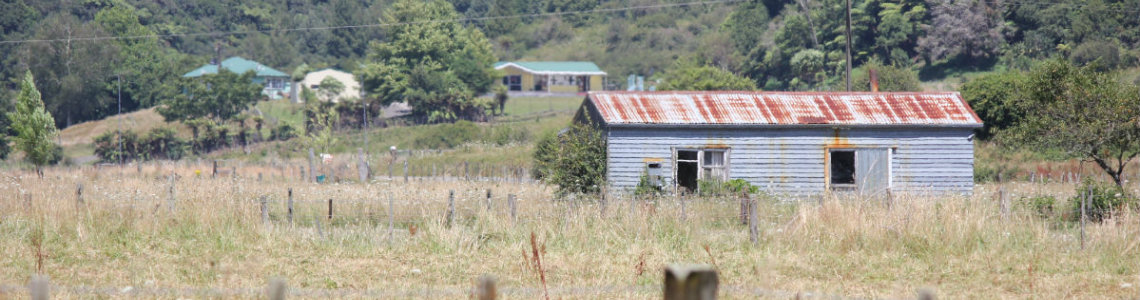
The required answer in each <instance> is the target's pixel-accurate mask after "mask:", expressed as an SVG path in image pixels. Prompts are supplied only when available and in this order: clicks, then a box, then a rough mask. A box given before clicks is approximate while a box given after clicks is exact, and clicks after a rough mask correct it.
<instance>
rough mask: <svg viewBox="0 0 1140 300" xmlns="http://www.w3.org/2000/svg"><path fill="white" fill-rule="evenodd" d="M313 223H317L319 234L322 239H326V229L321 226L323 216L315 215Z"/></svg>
mask: <svg viewBox="0 0 1140 300" xmlns="http://www.w3.org/2000/svg"><path fill="white" fill-rule="evenodd" d="M313 223H317V234H318V235H320V236H321V239H322V240H323V239H325V230H324V229H323V228H321V217H320V216H313Z"/></svg>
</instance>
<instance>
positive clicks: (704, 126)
mask: <svg viewBox="0 0 1140 300" xmlns="http://www.w3.org/2000/svg"><path fill="white" fill-rule="evenodd" d="M586 116H589V118H588V119H587V118H586ZM586 120H589V122H590V123H592V124H594V125H595V126H597V127H599V128H600V129H602V132H603V136H604V137H605V139H606V140H607V149H608V151H607V153H606V155H607V162H608V164H607V166H608V170H607V173H606V174H607V179H608V181H609V183H610V185H611V186H612V187H613V188H617V189H633V188H634V187H636V186H637V184H638V182H639V180H640V179H641V177H642V176H646V177H647V178H648V179H649V182H651V183H653V184H657V185H660V186H662V187H663V188H665V189H666V190H670V191H673V190H674V188H676V190H679V191H682V190H686V189H687V190H690V191H692V190H696V189H697V188H698V183H699V181H700V180H718V181H719V180H731V179H738V178H739V179H743V180H746V181H748V182H749V183H751V184H752V185H755V186H758V187H760V189H761V190H763V191H767V192H769V193H774V194H783V195H817V194H821V193H823V192H825V191H856V192H860V193H880V192H884V191H891V192H896V193H912V194H919V193H921V194H926V193H935V194H946V193H954V194H970V193H972V191H973V183H974V179H973V175H974V143H973V136H974V129H976V128H979V127H981V126H982V121H981V119H979V118H978V116H977V114H976V113H974V111H973V109H971V108H970V106H969V105H968V104H967V103H966V101H965V100H963V99H962V96H961V95H959V94H958V93H956V92H915V93H910V92H908V93H848V92H591V93H589V94H588V96H587V97H586V100H585V101H584V102H583V104H582V107H581V108H580V109H579V111H578V115H577V116H576V121H579V122H583V121H586Z"/></svg>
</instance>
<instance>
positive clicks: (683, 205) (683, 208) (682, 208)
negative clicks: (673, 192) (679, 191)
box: [677, 195, 686, 222]
mask: <svg viewBox="0 0 1140 300" xmlns="http://www.w3.org/2000/svg"><path fill="white" fill-rule="evenodd" d="M677 197H678V198H680V200H681V222H684V221H685V217H686V216H685V213H686V212H685V196H684V195H677Z"/></svg>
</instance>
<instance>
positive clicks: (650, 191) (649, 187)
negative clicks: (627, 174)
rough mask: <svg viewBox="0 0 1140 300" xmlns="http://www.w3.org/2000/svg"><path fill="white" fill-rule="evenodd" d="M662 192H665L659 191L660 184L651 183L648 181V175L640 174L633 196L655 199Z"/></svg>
mask: <svg viewBox="0 0 1140 300" xmlns="http://www.w3.org/2000/svg"><path fill="white" fill-rule="evenodd" d="M664 192H665V191H664V190H663V189H661V183H660V182H653V181H652V180H650V179H649V174H645V173H642V174H641V177H640V178H638V180H637V188H635V189H634V190H633V195H635V196H637V197H644V198H655V197H657V196H660V195H661V194H662V193H664Z"/></svg>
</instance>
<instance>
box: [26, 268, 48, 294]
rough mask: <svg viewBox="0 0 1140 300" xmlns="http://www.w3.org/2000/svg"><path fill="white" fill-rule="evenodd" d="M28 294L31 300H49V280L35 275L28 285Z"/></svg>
mask: <svg viewBox="0 0 1140 300" xmlns="http://www.w3.org/2000/svg"><path fill="white" fill-rule="evenodd" d="M28 289H29V290H30V291H29V293H30V294H31V296H32V300H48V299H50V298H51V280H50V279H48V277H47V276H44V275H40V274H36V275H32V281H31V282H30V283H28Z"/></svg>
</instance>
